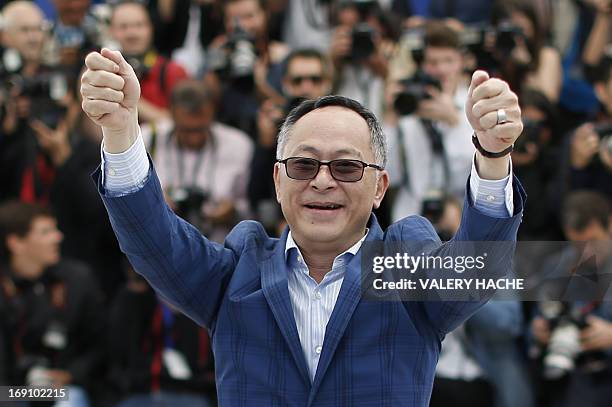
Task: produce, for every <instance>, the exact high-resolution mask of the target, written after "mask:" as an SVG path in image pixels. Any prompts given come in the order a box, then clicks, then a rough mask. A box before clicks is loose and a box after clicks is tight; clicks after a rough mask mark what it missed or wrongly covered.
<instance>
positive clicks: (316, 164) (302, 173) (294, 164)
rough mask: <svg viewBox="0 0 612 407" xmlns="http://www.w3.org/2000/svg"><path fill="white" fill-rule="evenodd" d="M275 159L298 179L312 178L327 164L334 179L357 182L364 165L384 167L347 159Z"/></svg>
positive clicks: (289, 173)
mask: <svg viewBox="0 0 612 407" xmlns="http://www.w3.org/2000/svg"><path fill="white" fill-rule="evenodd" d="M276 161H277V162H279V163H281V164H285V172H286V173H287V176H288V177H289V178H292V179H296V180H299V181H306V180H310V179H314V178H315V177H316V176H317V174H318V173H319V169H320V168H321V166H322V165H327V166H328V167H329V172H330V173H331V176H332V177H333V178H334V179H335V180H336V181H342V182H357V181H359V180H361V178H363V171H364V170H365V168H366V167H372V168H376V169H377V170H379V171H382V170H383V169H384V168H383V167H381V166H380V165H376V164H368V163H364V162H363V161H360V160H348V159H340V160H331V161H319V160H315V159H314V158H306V157H289V158H285V159H284V160H276Z"/></svg>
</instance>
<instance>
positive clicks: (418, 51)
mask: <svg viewBox="0 0 612 407" xmlns="http://www.w3.org/2000/svg"><path fill="white" fill-rule="evenodd" d="M2 4H3V7H2V12H1V20H0V21H1V25H0V54H1V58H0V79H1V81H0V109H1V111H0V125H1V127H0V256H1V257H0V384H2V385H53V386H63V387H68V388H69V389H70V401H69V405H74V406H88V405H93V406H96V405H102V406H105V405H121V406H141V405H142V406H145V405H155V403H160V404H159V405H165V404H161V403H167V405H178V404H179V403H181V404H183V405H186V406H212V405H215V372H214V362H213V355H212V352H211V350H210V349H211V348H210V339H209V336H208V332H207V331H206V330H205V329H204V328H202V327H199V326H198V325H196V324H195V323H194V322H193V321H191V320H190V319H189V318H187V317H185V316H183V315H181V314H180V313H178V312H177V311H176V310H174V309H173V307H172V306H171V305H170V304H168V303H167V302H166V301H165V300H164V299H163V298H161V297H159V296H157V295H156V294H155V293H154V291H153V290H152V289H151V288H150V286H149V285H148V283H147V282H146V281H145V280H144V279H143V278H142V277H140V276H139V275H138V273H137V270H133V268H132V267H131V266H130V264H129V263H128V262H127V260H126V259H125V258H124V257H123V255H122V253H121V250H120V248H119V246H118V244H117V241H116V239H115V236H114V234H113V231H112V227H111V224H110V222H109V220H108V216H107V214H106V211H105V209H104V207H103V204H102V201H101V200H100V197H99V195H98V189H97V188H99V187H101V186H96V185H95V184H94V182H93V181H92V178H91V176H90V174H91V173H92V172H93V171H94V170H95V168H96V167H97V166H98V165H99V164H100V143H101V140H102V134H101V129H100V128H99V127H98V126H96V125H94V124H93V123H92V122H91V121H90V120H89V119H88V118H87V117H86V116H85V115H84V113H83V112H82V110H81V101H80V90H81V89H80V74H81V72H82V71H83V64H84V59H85V56H86V55H87V54H88V53H89V52H91V51H92V50H100V48H102V47H107V48H111V49H119V50H121V51H122V53H123V55H124V56H125V57H126V59H127V61H128V62H129V63H130V65H131V66H132V67H133V68H134V70H135V72H136V74H137V76H138V79H139V81H140V87H141V92H142V97H141V99H140V102H139V106H138V116H139V120H140V123H141V129H142V136H143V139H144V141H145V144H146V146H147V150H148V152H149V154H150V159H151V160H152V162H153V163H154V165H155V171H156V172H157V174H158V176H159V179H160V181H161V184H162V187H163V190H164V194H165V199H166V201H167V203H168V205H169V206H170V207H171V208H172V209H173V210H174V211H175V212H176V213H177V214H179V215H180V216H181V217H183V218H185V219H186V220H188V221H189V222H190V223H192V224H193V225H194V226H196V227H197V228H199V229H200V230H201V231H202V233H203V234H204V235H205V236H207V237H208V238H210V239H212V240H215V241H218V242H222V241H223V240H224V238H225V236H226V234H227V233H228V232H229V230H231V228H232V227H233V226H235V225H236V224H237V223H238V222H240V221H241V220H245V219H257V220H259V221H260V222H262V224H263V225H264V226H265V228H266V229H267V231H268V233H269V234H270V235H271V236H278V235H279V234H280V233H281V232H282V230H283V229H284V227H285V222H284V220H283V215H282V212H281V210H280V206H279V205H278V203H277V200H276V194H275V190H274V184H273V180H272V176H271V175H272V172H273V167H274V165H275V163H276V160H277V156H276V147H277V146H276V136H277V133H278V130H279V128H280V125H281V124H282V122H283V120H284V118H285V116H286V115H287V114H288V112H289V111H290V110H291V109H292V108H293V107H295V106H297V105H298V104H299V103H300V102H301V101H303V100H305V99H315V98H318V97H321V96H324V95H329V94H340V95H344V96H347V97H350V98H353V99H355V100H357V101H359V102H360V103H362V104H363V105H364V106H366V107H367V108H369V109H370V110H371V111H372V112H373V113H375V114H376V116H377V117H379V118H380V119H381V121H382V122H383V124H384V132H385V135H386V137H387V143H388V145H389V160H388V161H389V162H388V166H387V170H388V172H389V175H390V180H391V187H390V190H389V192H388V194H387V196H386V197H385V200H384V201H383V204H382V205H381V207H380V208H378V209H377V210H376V211H375V214H376V216H377V217H378V219H379V221H380V223H381V225H383V227H384V226H386V225H389V224H390V223H392V222H393V221H395V220H398V219H401V218H403V217H405V216H409V215H422V216H425V217H427V218H428V219H429V220H430V221H431V222H432V223H433V224H434V226H435V228H436V231H437V232H438V234H439V236H440V238H441V239H442V240H448V239H450V238H451V237H452V236H453V234H454V233H455V231H456V230H457V228H458V226H459V222H460V220H461V208H462V206H461V204H460V202H462V201H463V199H464V198H465V194H466V180H467V178H468V175H469V174H470V169H471V167H472V165H473V158H474V151H475V149H474V146H473V144H472V141H471V137H472V130H471V127H470V124H469V123H468V121H467V119H466V116H465V103H466V100H467V95H468V85H469V78H470V76H471V73H472V72H474V71H475V70H476V69H477V68H480V69H485V70H486V71H487V72H489V74H490V75H491V76H495V77H499V78H502V79H503V80H505V81H506V82H508V83H509V84H510V86H511V88H512V90H513V91H514V92H515V93H516V94H517V95H518V96H519V102H520V105H521V110H522V118H523V122H524V131H523V134H522V136H521V138H520V139H519V141H518V142H517V144H516V145H515V146H514V151H513V152H512V170H513V172H514V173H515V174H516V175H517V176H518V178H519V179H520V181H521V183H522V185H523V186H524V188H525V190H526V192H527V195H528V197H529V198H528V202H527V204H526V207H525V214H524V218H523V222H522V225H521V227H520V230H519V239H520V240H522V241H569V242H576V243H579V242H581V243H585V242H592V241H604V242H605V241H608V242H609V241H610V239H611V238H612V223H611V222H612V46H611V45H612V41H611V40H612V2H610V1H609V0H497V1H493V0H465V1H464V0H457V1H445V0H328V1H323V0H321V1H316V0H223V1H217V0H149V1H147V0H142V1H138V0H116V1H110V0H109V1H108V2H106V3H105V2H101V1H95V0H94V1H90V0H53V1H45V0H37V1H25V0H17V1H10V2H8V1H3V2H2ZM84 93H86V92H84ZM109 97H111V98H112V97H113V95H109ZM608 246H610V245H609V244H608ZM576 247H578V246H576ZM573 248H574V246H573V245H569V246H567V247H566V249H564V250H565V251H564V253H562V254H559V253H552V254H551V253H548V255H547V257H546V256H545V257H543V258H541V259H540V260H541V263H539V264H541V265H544V266H545V265H547V264H552V263H551V262H555V259H558V258H559V256H562V257H563V258H564V259H566V260H567V263H566V264H567V269H568V272H569V270H570V269H571V268H572V264H574V263H575V260H576V259H575V257H579V256H580V251H579V250H574V249H573ZM603 252H604V254H605V255H604V257H603V259H602V260H601V262H600V263H598V265H599V266H601V267H603V268H604V269H605V267H607V269H608V270H610V269H611V268H612V252H611V251H610V250H608V251H607V252H606V251H605V250H604V251H603ZM538 256H540V255H538ZM557 263H558V262H557ZM517 272H520V271H517ZM551 304H552V305H551ZM555 307H557V308H556V309H554V308H555ZM568 321H569V322H568ZM568 326H569V328H568ZM572 329H573V330H572ZM568 344H569V345H568ZM239 356H240V355H237V357H239ZM611 397H612V304H611V303H609V302H605V301H601V299H599V298H590V299H589V300H588V301H558V302H554V303H553V302H537V301H532V302H521V301H518V300H516V301H509V300H506V301H495V300H494V301H491V302H489V303H488V304H487V305H485V306H484V307H483V308H482V309H481V310H480V311H478V312H477V313H476V314H475V315H474V316H473V317H472V318H471V319H470V320H469V321H467V322H466V323H465V324H464V325H462V326H461V327H459V328H458V329H457V330H455V331H454V332H452V333H451V334H450V335H448V336H447V337H446V339H445V340H444V342H443V345H442V351H441V356H440V360H439V364H438V369H437V373H436V381H435V383H434V388H433V394H432V399H431V406H449V405H452V406H468V405H469V406H495V407H510V406H525V407H530V406H543V407H548V406H550V407H556V406H568V407H569V406H578V405H580V406H589V407H590V406H594V407H596V406H603V405H609V404H608V403H609V400H610V398H611Z"/></svg>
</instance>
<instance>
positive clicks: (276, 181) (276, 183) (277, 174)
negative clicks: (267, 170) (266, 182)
mask: <svg viewBox="0 0 612 407" xmlns="http://www.w3.org/2000/svg"><path fill="white" fill-rule="evenodd" d="M280 166H281V165H280V163H276V164H274V172H273V173H272V177H273V178H274V191H275V192H276V202H278V203H279V204H280V203H281V196H280Z"/></svg>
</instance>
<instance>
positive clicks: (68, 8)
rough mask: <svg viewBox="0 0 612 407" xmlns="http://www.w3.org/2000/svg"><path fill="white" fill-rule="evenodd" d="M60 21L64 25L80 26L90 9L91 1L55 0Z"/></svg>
mask: <svg viewBox="0 0 612 407" xmlns="http://www.w3.org/2000/svg"><path fill="white" fill-rule="evenodd" d="M53 4H54V5H55V9H56V10H57V15H58V18H59V20H60V21H61V22H62V24H64V25H69V26H75V27H76V26H80V25H81V23H82V22H83V19H84V18H85V14H86V13H87V10H88V9H89V4H90V1H89V0H53Z"/></svg>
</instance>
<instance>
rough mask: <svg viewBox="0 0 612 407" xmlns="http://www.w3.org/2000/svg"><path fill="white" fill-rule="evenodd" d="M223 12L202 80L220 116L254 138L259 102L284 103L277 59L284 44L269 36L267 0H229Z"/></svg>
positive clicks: (284, 53)
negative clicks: (213, 93)
mask: <svg viewBox="0 0 612 407" xmlns="http://www.w3.org/2000/svg"><path fill="white" fill-rule="evenodd" d="M223 13H224V21H225V34H224V35H221V36H219V37H217V38H215V39H214V40H213V41H212V43H211V45H210V47H209V49H208V54H207V64H208V73H207V75H206V77H205V81H206V83H207V84H208V86H209V87H210V88H211V89H215V90H217V92H218V93H219V96H220V101H219V102H218V104H217V105H218V106H219V111H218V119H219V121H220V122H222V123H225V124H227V125H229V126H232V127H236V128H238V129H240V130H242V131H244V132H245V133H247V134H248V135H249V136H251V137H252V138H255V137H256V136H255V135H256V134H257V112H258V110H259V106H260V103H261V101H262V100H267V99H272V100H273V101H275V102H276V103H283V98H282V96H281V83H280V79H281V69H282V67H281V65H282V64H281V63H282V61H283V60H284V58H285V57H286V56H287V54H288V53H289V48H288V47H287V46H286V45H285V44H283V43H280V42H278V41H272V40H270V38H269V37H268V21H269V15H268V9H267V8H266V0H228V1H226V2H224V4H223Z"/></svg>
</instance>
